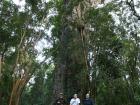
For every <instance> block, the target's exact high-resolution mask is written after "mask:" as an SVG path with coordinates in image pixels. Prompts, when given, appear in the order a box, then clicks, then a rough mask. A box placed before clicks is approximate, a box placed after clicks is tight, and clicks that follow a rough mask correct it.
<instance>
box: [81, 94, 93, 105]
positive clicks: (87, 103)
mask: <svg viewBox="0 0 140 105" xmlns="http://www.w3.org/2000/svg"><path fill="white" fill-rule="evenodd" d="M83 105H94V103H93V100H91V99H90V95H89V94H86V98H85V99H84V100H83Z"/></svg>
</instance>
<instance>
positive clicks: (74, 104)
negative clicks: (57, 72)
mask: <svg viewBox="0 0 140 105" xmlns="http://www.w3.org/2000/svg"><path fill="white" fill-rule="evenodd" d="M79 104H80V99H79V98H76V99H75V98H72V99H71V100H70V105H79Z"/></svg>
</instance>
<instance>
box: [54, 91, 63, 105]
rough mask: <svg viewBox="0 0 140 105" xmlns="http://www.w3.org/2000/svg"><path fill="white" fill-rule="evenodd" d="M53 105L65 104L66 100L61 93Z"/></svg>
mask: <svg viewBox="0 0 140 105" xmlns="http://www.w3.org/2000/svg"><path fill="white" fill-rule="evenodd" d="M53 105H66V101H65V99H64V96H63V93H60V94H59V98H58V99H57V100H56V101H55V103H54V104H53Z"/></svg>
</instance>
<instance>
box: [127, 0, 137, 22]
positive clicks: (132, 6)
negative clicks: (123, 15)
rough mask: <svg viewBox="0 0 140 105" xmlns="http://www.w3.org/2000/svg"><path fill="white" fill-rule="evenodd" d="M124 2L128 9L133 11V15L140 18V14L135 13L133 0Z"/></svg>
mask: <svg viewBox="0 0 140 105" xmlns="http://www.w3.org/2000/svg"><path fill="white" fill-rule="evenodd" d="M126 4H127V5H128V6H129V7H130V10H131V11H132V12H133V15H134V16H136V17H137V18H138V20H140V15H139V14H138V13H137V11H136V9H135V4H134V1H133V0H131V1H130V2H129V1H128V0H127V1H126Z"/></svg>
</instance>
